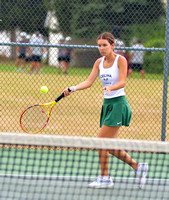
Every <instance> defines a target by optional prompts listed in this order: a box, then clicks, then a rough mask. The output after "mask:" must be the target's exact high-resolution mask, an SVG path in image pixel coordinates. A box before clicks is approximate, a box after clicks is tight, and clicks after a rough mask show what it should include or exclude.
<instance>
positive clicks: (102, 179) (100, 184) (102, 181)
mask: <svg viewBox="0 0 169 200" xmlns="http://www.w3.org/2000/svg"><path fill="white" fill-rule="evenodd" d="M113 186H114V183H113V181H112V178H111V177H109V176H99V177H98V178H97V179H96V180H95V181H94V182H92V183H90V184H89V185H88V187H90V188H112V187H113Z"/></svg>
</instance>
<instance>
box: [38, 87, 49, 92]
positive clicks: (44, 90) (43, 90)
mask: <svg viewBox="0 0 169 200" xmlns="http://www.w3.org/2000/svg"><path fill="white" fill-rule="evenodd" d="M40 91H41V92H42V93H47V92H48V87H47V86H42V87H41V88H40Z"/></svg>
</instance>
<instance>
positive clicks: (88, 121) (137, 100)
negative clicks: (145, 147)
mask: <svg viewBox="0 0 169 200" xmlns="http://www.w3.org/2000/svg"><path fill="white" fill-rule="evenodd" d="M167 4H168V5H167ZM105 31H108V32H111V33H113V34H114V36H115V38H116V40H115V49H114V51H115V52H116V53H118V54H121V55H123V56H125V57H126V59H127V61H128V78H127V85H126V87H125V92H126V96H127V99H128V102H129V104H130V106H131V109H132V112H133V115H132V121H131V124H130V126H129V127H128V128H124V127H122V128H121V130H120V134H119V137H120V138H128V139H142V140H169V118H168V116H169V109H168V106H169V100H168V99H169V98H167V95H168V94H167V89H168V86H167V83H168V70H169V67H168V66H169V3H167V1H162V0H151V1H149V0H118V1H117V0H102V1H100V0H90V1H88V0H85V1H84V0H71V1H69V0H50V1H45V0H31V1H30V0H15V1H14V0H0V73H1V80H2V82H1V84H2V85H1V86H2V87H1V100H2V104H1V132H22V130H21V128H20V125H19V117H20V115H21V113H22V111H23V110H24V109H25V108H26V107H28V106H30V105H33V104H37V103H45V102H50V101H52V100H54V99H55V98H56V97H57V96H58V95H60V93H61V92H62V90H63V89H65V88H66V87H69V86H71V85H76V84H78V83H80V82H82V81H84V80H86V78H87V77H88V76H89V74H90V72H91V69H92V66H93V64H94V62H95V60H96V59H97V58H99V57H100V54H99V52H98V49H97V43H96V39H97V37H98V35H99V34H100V33H102V32H105ZM140 47H141V48H142V49H141V50H140ZM133 64H139V69H138V70H135V69H134V68H133V66H134V65H133ZM132 69H133V70H132ZM43 85H45V86H47V87H48V89H49V91H48V93H46V94H43V93H41V92H40V88H41V86H43ZM102 102H103V91H102V85H101V82H100V80H99V77H98V79H97V80H96V81H95V83H94V84H93V86H92V87H91V88H90V89H86V90H83V91H78V92H77V93H74V94H72V95H71V96H69V97H68V98H65V99H63V100H62V101H60V102H59V103H58V104H57V105H56V106H55V107H54V109H53V111H52V116H51V119H50V121H49V124H48V126H47V127H46V128H45V129H44V130H43V131H42V134H57V135H76V136H88V137H94V136H96V135H97V133H98V131H99V117H100V112H101V106H102Z"/></svg>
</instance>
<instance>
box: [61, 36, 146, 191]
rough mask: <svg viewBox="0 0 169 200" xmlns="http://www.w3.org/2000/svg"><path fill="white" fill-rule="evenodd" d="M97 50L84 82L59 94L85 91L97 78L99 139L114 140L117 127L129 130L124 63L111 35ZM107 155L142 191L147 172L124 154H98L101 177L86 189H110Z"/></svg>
mask: <svg viewBox="0 0 169 200" xmlns="http://www.w3.org/2000/svg"><path fill="white" fill-rule="evenodd" d="M97 43H98V49H99V52H100V54H101V55H102V57H101V58H99V59H97V60H96V62H95V64H94V66H93V69H92V72H91V74H90V75H89V77H88V79H87V80H86V81H84V82H81V83H80V84H78V85H76V86H71V87H70V89H71V90H72V91H71V92H69V91H68V89H65V90H63V92H64V94H65V96H67V95H69V94H71V93H72V92H75V91H77V90H83V89H86V88H89V87H90V86H91V85H92V84H93V83H94V81H95V80H96V78H97V76H98V75H100V80H101V82H102V84H103V90H104V102H103V106H102V111H101V117H100V127H101V129H100V131H99V134H98V136H97V137H99V138H117V137H118V133H119V129H120V127H121V126H129V124H130V120H131V115H132V112H131V109H130V106H129V104H128V102H127V99H126V97H125V92H124V87H125V84H126V77H127V61H126V59H125V58H124V57H123V56H121V55H118V54H116V53H114V50H113V49H114V36H113V35H112V34H111V33H108V32H104V33H102V34H101V35H100V36H99V37H98V39H97ZM109 154H112V155H113V156H115V157H117V158H118V159H120V160H122V161H124V162H125V163H127V164H128V165H130V166H131V167H132V168H133V169H134V171H135V175H136V177H138V178H139V187H140V188H141V187H143V186H144V184H145V182H146V175H147V171H148V164H147V163H139V164H138V163H137V162H136V161H135V160H134V159H132V158H131V157H130V155H129V154H127V152H126V151H124V150H114V151H108V150H102V151H101V150H100V151H99V159H100V167H101V175H100V176H99V177H98V178H97V179H96V180H95V181H94V182H92V183H90V184H89V185H88V187H91V188H108V187H113V185H114V184H113V180H112V178H111V177H110V176H109V174H108V165H109Z"/></svg>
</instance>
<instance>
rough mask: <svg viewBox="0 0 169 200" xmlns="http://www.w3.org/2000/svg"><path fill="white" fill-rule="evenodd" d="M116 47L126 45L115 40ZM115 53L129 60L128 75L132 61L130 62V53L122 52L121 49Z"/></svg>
mask: <svg viewBox="0 0 169 200" xmlns="http://www.w3.org/2000/svg"><path fill="white" fill-rule="evenodd" d="M115 47H125V44H124V42H123V41H122V40H118V39H115ZM114 52H115V53H117V54H119V55H121V56H124V57H125V59H126V60H127V75H128V73H129V68H130V60H129V59H130V58H129V55H128V53H127V52H126V50H121V49H118V50H114Z"/></svg>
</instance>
